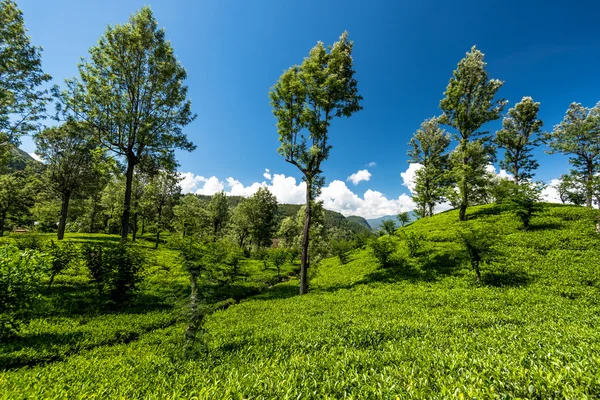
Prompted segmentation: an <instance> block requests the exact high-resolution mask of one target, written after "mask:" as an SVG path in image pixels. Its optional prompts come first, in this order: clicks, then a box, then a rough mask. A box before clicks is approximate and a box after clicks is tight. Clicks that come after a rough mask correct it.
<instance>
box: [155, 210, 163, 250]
mask: <svg viewBox="0 0 600 400" xmlns="http://www.w3.org/2000/svg"><path fill="white" fill-rule="evenodd" d="M161 217H162V205H160V206H158V218H157V220H156V243H155V244H154V248H155V249H158V242H159V241H160V219H161Z"/></svg>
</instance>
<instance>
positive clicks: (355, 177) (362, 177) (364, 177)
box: [347, 169, 371, 185]
mask: <svg viewBox="0 0 600 400" xmlns="http://www.w3.org/2000/svg"><path fill="white" fill-rule="evenodd" d="M369 179H371V173H370V172H369V171H368V170H366V169H361V170H360V171H358V172H356V173H354V174H352V175H350V176H349V177H348V179H347V180H349V181H352V183H354V184H355V185H358V183H359V182H362V181H368V180H369Z"/></svg>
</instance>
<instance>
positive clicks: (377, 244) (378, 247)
mask: <svg viewBox="0 0 600 400" xmlns="http://www.w3.org/2000/svg"><path fill="white" fill-rule="evenodd" d="M369 248H370V250H371V253H373V256H375V258H376V259H377V261H378V262H379V265H380V266H381V267H383V268H388V267H391V266H393V265H394V264H395V261H396V260H394V257H393V255H394V251H395V250H396V244H395V243H394V241H393V240H392V239H391V238H390V237H381V238H379V239H373V240H371V242H369Z"/></svg>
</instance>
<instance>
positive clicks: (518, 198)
mask: <svg viewBox="0 0 600 400" xmlns="http://www.w3.org/2000/svg"><path fill="white" fill-rule="evenodd" d="M539 201H540V199H539V194H538V192H537V191H536V190H535V189H534V188H530V187H527V186H522V187H519V189H518V190H517V191H516V192H515V194H514V195H513V197H512V198H511V199H510V202H509V204H510V207H511V209H512V210H513V212H514V213H515V215H516V216H517V218H519V219H520V220H521V222H522V223H523V229H525V230H527V229H529V223H530V222H531V218H532V217H533V216H534V215H535V214H536V213H538V212H539V211H540V210H541V205H540V204H539Z"/></svg>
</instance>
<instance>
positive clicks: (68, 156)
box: [35, 121, 98, 240]
mask: <svg viewBox="0 0 600 400" xmlns="http://www.w3.org/2000/svg"><path fill="white" fill-rule="evenodd" d="M35 143H36V146H37V149H36V152H37V154H39V155H40V157H41V158H42V159H43V160H45V161H46V165H47V169H46V173H47V174H48V178H49V182H50V185H51V186H52V189H53V190H54V191H55V192H56V193H58V194H59V195H60V197H61V210H60V220H59V223H58V240H62V239H63V237H64V235H65V226H66V223H67V216H68V214H69V202H70V200H71V198H72V197H73V196H74V195H76V194H78V192H79V191H81V190H82V189H84V187H85V185H87V184H88V183H89V182H94V181H95V180H96V179H97V178H98V173H97V171H96V164H97V159H98V155H97V154H95V153H94V151H95V149H96V143H95V142H94V141H93V140H92V139H91V137H90V133H89V130H88V129H87V127H86V126H85V124H83V123H78V122H74V121H68V122H66V123H64V124H63V125H61V126H57V127H52V128H48V129H45V130H43V131H42V132H40V133H39V134H37V135H35Z"/></svg>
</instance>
